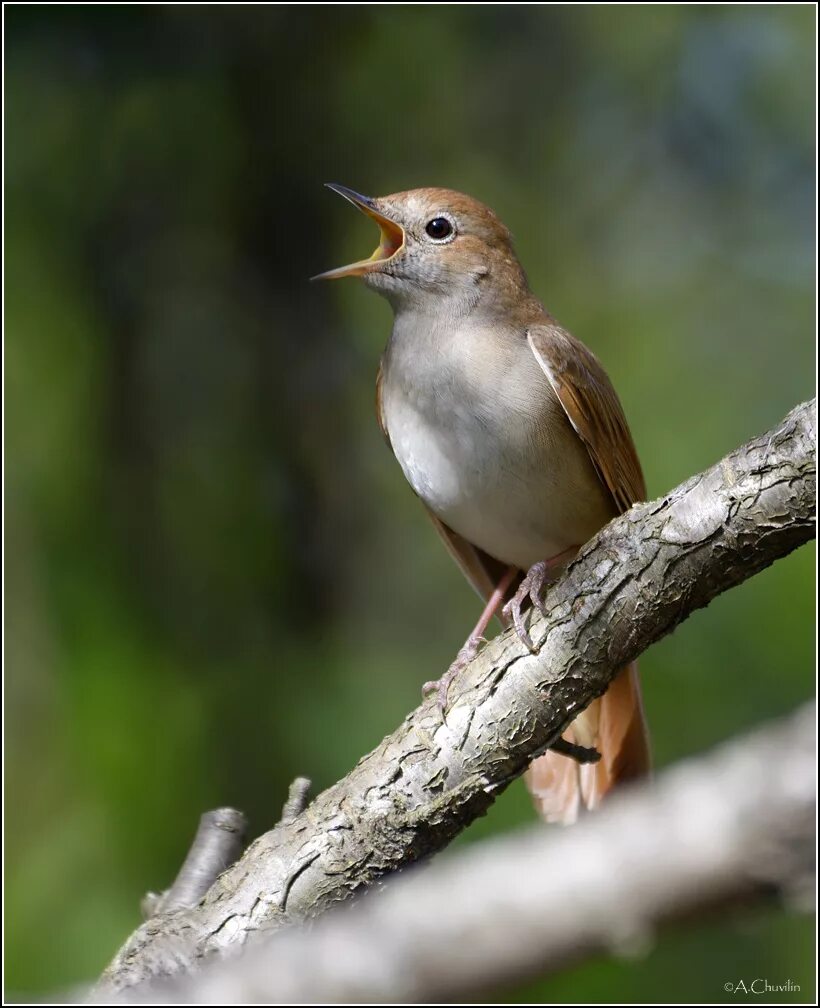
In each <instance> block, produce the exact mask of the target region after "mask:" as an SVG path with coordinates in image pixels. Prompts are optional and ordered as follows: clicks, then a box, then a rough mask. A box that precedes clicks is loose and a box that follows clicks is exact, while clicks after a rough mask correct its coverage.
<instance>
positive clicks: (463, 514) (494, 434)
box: [382, 345, 612, 569]
mask: <svg viewBox="0 0 820 1008" xmlns="http://www.w3.org/2000/svg"><path fill="white" fill-rule="evenodd" d="M524 351H525V353H526V354H527V355H529V357H521V358H518V359H516V361H515V362H514V363H515V366H514V367H509V366H507V367H505V368H503V369H499V370H498V371H497V372H496V373H495V374H487V373H486V370H481V372H480V374H476V373H472V374H470V373H467V374H465V373H462V372H461V371H460V370H459V371H458V372H456V373H454V372H453V371H452V370H451V371H450V372H449V373H448V371H447V369H444V370H442V369H441V368H438V369H436V370H435V371H431V372H430V374H429V375H428V376H427V380H425V381H421V382H419V381H416V382H414V383H412V384H411V383H408V382H407V381H406V380H405V381H403V380H402V374H401V370H400V369H398V368H395V367H391V364H395V361H393V362H390V361H388V362H387V368H386V372H385V379H384V382H383V386H382V410H383V416H384V421H385V425H386V427H387V431H388V435H389V438H390V443H391V445H392V448H393V451H394V453H395V455H396V458H397V459H398V462H399V464H400V465H401V467H402V470H403V472H404V475H405V476H406V478H407V480H408V482H409V483H410V485H411V486H412V488H413V489H414V490H415V492H416V493H417V494H418V496H419V497H421V499H422V500H423V501H424V502H425V503H426V504H427V506H428V507H429V508H430V509H431V510H432V511H433V513H434V514H435V515H436V516H437V517H438V518H440V519H441V520H442V521H443V522H444V523H445V524H447V525H448V526H449V527H450V528H452V529H453V530H454V531H455V532H458V534H459V535H461V536H463V537H464V538H465V539H467V540H468V541H469V542H471V543H473V544H474V545H476V546H479V547H480V548H481V549H482V550H484V551H485V552H486V553H488V554H490V556H493V557H495V558H496V559H498V560H501V561H503V562H504V563H509V564H515V565H516V566H518V567H521V568H523V569H527V568H529V567H530V566H532V564H534V563H536V562H537V561H538V560H544V559H546V558H548V557H551V556H554V555H556V554H558V553H561V552H563V551H564V550H565V549H567V548H568V547H570V546H573V545H580V544H582V543H584V542H586V541H587V539H589V538H590V537H591V536H592V535H594V533H595V532H596V531H597V530H598V529H599V528H600V527H601V526H602V525H604V524H605V523H606V521H607V520H608V519H609V517H611V512H612V504H611V501H610V498H609V496H608V494H607V493H606V491H605V490H604V489H603V487H602V486H601V484H600V481H599V479H598V477H597V475H596V473H595V471H594V469H593V467H592V464H591V462H590V459H589V456H588V454H587V451H586V448H585V447H584V446H583V444H582V443H581V441H580V440H579V438H578V436H577V434H576V433H575V432H574V431H573V429H572V428H571V427H570V425H569V423H568V422H567V421H566V418H565V416H564V414H563V410H562V408H561V406H560V403H559V402H558V400H557V399H556V398H555V396H554V394H553V392H552V389H551V388H550V386H549V383H548V382H547V380H546V377H545V376H543V373H542V372H541V371H540V368H538V365H537V363H536V362H535V359H534V358H533V357H532V354H531V352H530V351H529V349H528V348H527V347H526V345H525V347H524ZM522 388H526V389H527V390H528V391H527V394H526V395H522Z"/></svg>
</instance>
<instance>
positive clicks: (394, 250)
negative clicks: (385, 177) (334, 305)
mask: <svg viewBox="0 0 820 1008" xmlns="http://www.w3.org/2000/svg"><path fill="white" fill-rule="evenodd" d="M355 206H356V207H358V209H359V210H361V212H362V213H363V214H366V215H367V216H368V217H370V218H372V219H373V220H374V221H375V222H376V223H377V224H378V225H379V244H378V247H377V248H376V250H375V251H374V252H373V254H372V255H371V256H370V257H369V258H368V259H359V260H358V261H357V262H354V263H350V265H348V266H339V267H338V268H337V269H332V270H328V271H327V272H326V273H319V275H318V276H315V277H313V278H312V279H314V280H338V279H340V278H341V277H348V276H362V274H364V273H369V272H371V271H372V270H374V269H376V268H377V267H378V266H381V265H382V264H383V263H386V262H389V261H390V260H391V259H392V258H393V257H394V256H396V255H398V254H399V252H401V250H402V249H403V248H404V228H403V227H402V226H401V225H400V224H396V222H395V221H392V220H390V218H389V217H385V216H384V215H383V214H380V213H379V212H378V211H377V210H371V209H370V207H366V206H363V205H362V204H360V203H356V204H355Z"/></svg>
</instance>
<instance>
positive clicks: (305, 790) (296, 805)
mask: <svg viewBox="0 0 820 1008" xmlns="http://www.w3.org/2000/svg"><path fill="white" fill-rule="evenodd" d="M310 786H311V781H310V779H309V778H308V777H296V778H295V780H293V781H292V782H291V785H290V787H289V788H288V797H287V801H286V802H285V804H284V805H283V806H282V817H281V819H280V820H279V822H280V823H289V822H293V820H294V819H295V818H296V817H297V816H298V815H300V814H301V813H302V812H304V811H305V809H306V808H307V805H308V801H309V800H310Z"/></svg>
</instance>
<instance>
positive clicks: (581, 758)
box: [550, 738, 601, 763]
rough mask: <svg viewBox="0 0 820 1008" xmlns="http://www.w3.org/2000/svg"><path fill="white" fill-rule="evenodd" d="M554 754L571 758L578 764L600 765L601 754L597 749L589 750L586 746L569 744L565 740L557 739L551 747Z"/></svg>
mask: <svg viewBox="0 0 820 1008" xmlns="http://www.w3.org/2000/svg"><path fill="white" fill-rule="evenodd" d="M550 749H552V751H553V752H557V753H560V754H561V755H562V756H569V758H570V759H574V760H575V762H576V763H598V762H599V761H600V759H601V754H600V753H599V752H598V750H597V749H587V748H586V746H581V745H576V744H575V743H574V742H567V740H566V739H565V738H557V739H556V740H555V741H554V742H553V743H552V744H551V745H550Z"/></svg>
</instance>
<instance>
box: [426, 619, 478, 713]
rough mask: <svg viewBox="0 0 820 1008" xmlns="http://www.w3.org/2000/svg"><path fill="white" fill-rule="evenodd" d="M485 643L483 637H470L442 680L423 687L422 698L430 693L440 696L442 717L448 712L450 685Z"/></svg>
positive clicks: (438, 701)
mask: <svg viewBox="0 0 820 1008" xmlns="http://www.w3.org/2000/svg"><path fill="white" fill-rule="evenodd" d="M483 642H484V638H483V637H469V638H468V639H467V642H466V643H465V645H464V647H463V648H462V649H461V650H460V651H459V653H458V654H457V655H456V657H455V660H454V661H453V664H452V665H451V666H450V667H449V668H448V669H447V671H446V672H445V673H444V675H443V676H442V677H441V679H433V680H431V681H430V682H426V683H424V685H423V686H422V687H421V693H422V696H426V695H427V694H429V693H437V694H438V697H437V704H438V709H439V711H440V712H441V715H442V717H443V716H444V714H445V712H446V710H447V692H448V690H449V689H450V683H451V682H452V681H453V679H455V677H456V676H457V675H458V674H459V672H461V671H462V669H465V668H466V667H467V666H468V665H469V664H470V662H471V661H472V660H473V658H475V656H476V655H477V654H478V649H479V647H480V646H481V644H482V643H483Z"/></svg>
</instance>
